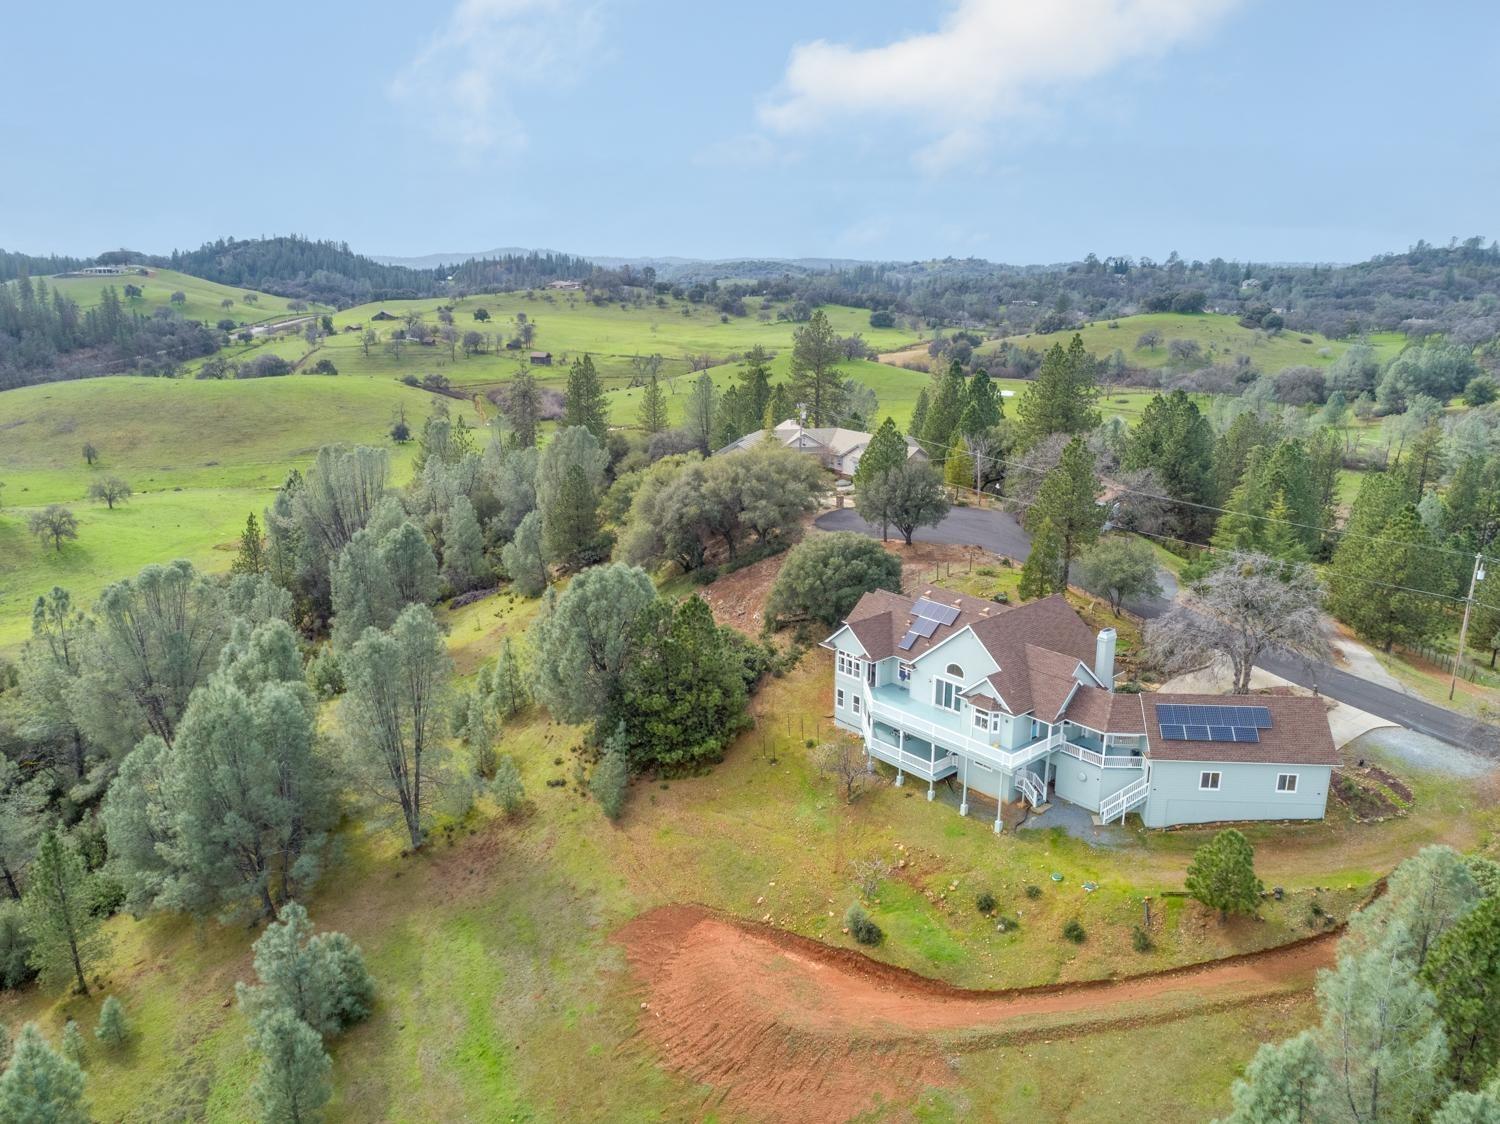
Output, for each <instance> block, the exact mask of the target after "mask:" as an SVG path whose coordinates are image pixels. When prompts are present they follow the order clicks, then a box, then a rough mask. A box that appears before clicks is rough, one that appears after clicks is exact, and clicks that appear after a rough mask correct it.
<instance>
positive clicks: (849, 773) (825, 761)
mask: <svg viewBox="0 0 1500 1124" xmlns="http://www.w3.org/2000/svg"><path fill="white" fill-rule="evenodd" d="M814 760H815V762H816V764H817V767H818V772H820V773H822V774H823V775H824V776H825V777H832V778H833V779H834V781H835V782H836V783H837V784H838V787H839V790H840V791H841V792H842V793H843V796H844V803H845V804H853V803H854V798H855V797H856V796H858V795H859V794H860V793H861V792H862V791H864V787H865V782H866V781H868V780H869V777H870V771H869V769H868V767H867V766H866V764H865V753H864V750H863V748H861V746H860V745H859V743H858V742H856V741H852V740H849V739H846V738H840V739H839V740H838V741H835V742H824V743H823V744H822V745H820V746H818V748H817V751H816V755H815V757H814Z"/></svg>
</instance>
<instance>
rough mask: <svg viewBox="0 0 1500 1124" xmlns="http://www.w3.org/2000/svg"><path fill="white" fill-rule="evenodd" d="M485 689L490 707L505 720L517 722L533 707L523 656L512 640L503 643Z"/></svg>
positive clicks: (486, 678)
mask: <svg viewBox="0 0 1500 1124" xmlns="http://www.w3.org/2000/svg"><path fill="white" fill-rule="evenodd" d="M484 688H485V696H486V699H487V701H488V703H489V705H490V706H491V707H492V708H493V709H494V711H495V713H496V714H498V715H500V717H502V718H514V717H515V716H516V715H517V714H519V713H520V712H521V711H523V710H525V709H526V708H527V707H528V706H530V705H531V692H530V690H529V689H528V688H527V685H526V672H525V668H524V666H523V665H522V662H521V654H520V653H519V652H518V651H517V650H516V646H515V641H514V640H512V639H511V637H509V636H507V637H506V638H505V639H504V641H502V642H501V644H500V652H499V654H498V655H497V656H496V657H495V662H494V665H493V666H492V667H491V668H490V670H489V674H488V675H487V676H486V677H485V680H484Z"/></svg>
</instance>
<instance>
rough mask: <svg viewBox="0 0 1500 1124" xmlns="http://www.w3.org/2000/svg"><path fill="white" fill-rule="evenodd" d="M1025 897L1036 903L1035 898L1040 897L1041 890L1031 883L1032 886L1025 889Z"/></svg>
mask: <svg viewBox="0 0 1500 1124" xmlns="http://www.w3.org/2000/svg"><path fill="white" fill-rule="evenodd" d="M1026 896H1027V897H1028V898H1030V899H1031V900H1032V901H1036V900H1037V898H1039V897H1041V896H1042V888H1041V887H1040V886H1038V885H1036V884H1035V883H1033V884H1032V885H1030V886H1027V887H1026Z"/></svg>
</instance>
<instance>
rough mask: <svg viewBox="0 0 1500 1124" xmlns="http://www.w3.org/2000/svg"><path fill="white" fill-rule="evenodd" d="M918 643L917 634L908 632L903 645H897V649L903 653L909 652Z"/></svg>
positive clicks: (902, 642) (902, 639) (902, 640)
mask: <svg viewBox="0 0 1500 1124" xmlns="http://www.w3.org/2000/svg"><path fill="white" fill-rule="evenodd" d="M916 642H917V634H916V633H915V632H908V633H907V634H906V635H905V636H903V637H902V638H901V643H899V644H897V645H896V647H898V648H900V649H901V650H902V651H903V652H909V651H911V649H912V645H914V644H915V643H916Z"/></svg>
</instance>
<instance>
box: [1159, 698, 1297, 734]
mask: <svg viewBox="0 0 1500 1124" xmlns="http://www.w3.org/2000/svg"><path fill="white" fill-rule="evenodd" d="M1156 720H1157V723H1158V727H1159V729H1160V730H1161V736H1162V740H1163V741H1169V742H1184V741H1186V742H1258V741H1260V732H1261V731H1262V730H1269V729H1270V728H1271V711H1270V708H1268V707H1264V706H1188V705H1184V704H1179V703H1160V704H1158V705H1157V707H1156Z"/></svg>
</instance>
